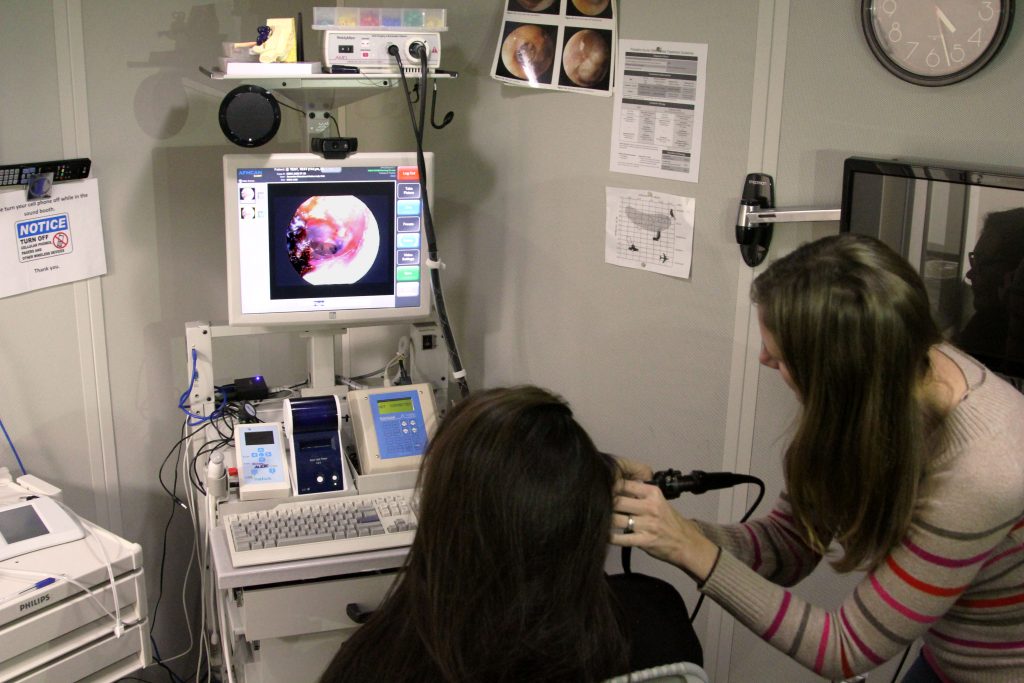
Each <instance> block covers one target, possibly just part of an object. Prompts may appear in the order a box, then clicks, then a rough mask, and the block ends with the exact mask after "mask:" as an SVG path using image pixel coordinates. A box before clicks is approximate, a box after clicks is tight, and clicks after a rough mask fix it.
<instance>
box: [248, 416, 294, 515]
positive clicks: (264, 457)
mask: <svg viewBox="0 0 1024 683" xmlns="http://www.w3.org/2000/svg"><path fill="white" fill-rule="evenodd" d="M235 458H236V463H237V465H238V497H239V498H240V499H241V500H260V499H263V498H284V497H286V496H289V495H291V492H292V483H291V478H290V477H289V475H288V461H287V460H286V459H285V457H284V438H283V437H282V433H281V425H280V424H277V423H270V422H260V423H256V424H240V425H235Z"/></svg>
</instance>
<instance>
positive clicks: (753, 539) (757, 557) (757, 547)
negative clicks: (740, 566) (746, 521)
mask: <svg viewBox="0 0 1024 683" xmlns="http://www.w3.org/2000/svg"><path fill="white" fill-rule="evenodd" d="M743 530H744V531H746V532H747V535H748V536H750V543H751V544H752V545H753V546H754V563H753V564H751V565H750V568H751V569H753V570H754V571H755V572H756V571H757V570H758V568H760V566H761V542H760V541H759V540H757V534H755V533H754V530H753V529H751V528H750V527H749V526H744V527H743Z"/></svg>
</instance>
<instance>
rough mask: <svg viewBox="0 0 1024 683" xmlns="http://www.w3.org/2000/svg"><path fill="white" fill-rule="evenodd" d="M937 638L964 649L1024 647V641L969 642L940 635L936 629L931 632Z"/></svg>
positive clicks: (1014, 648)
mask: <svg viewBox="0 0 1024 683" xmlns="http://www.w3.org/2000/svg"><path fill="white" fill-rule="evenodd" d="M929 633H931V634H932V635H933V636H935V637H936V638H940V639H942V640H944V641H946V642H947V643H953V644H954V645H962V646H964V647H976V648H978V649H979V650H1019V649H1020V648H1022V647H1024V640H1003V641H999V642H986V641H983V640H967V639H966V638H955V637H953V636H948V635H946V634H945V633H939V632H938V631H936V630H935V629H932V630H931V631H929Z"/></svg>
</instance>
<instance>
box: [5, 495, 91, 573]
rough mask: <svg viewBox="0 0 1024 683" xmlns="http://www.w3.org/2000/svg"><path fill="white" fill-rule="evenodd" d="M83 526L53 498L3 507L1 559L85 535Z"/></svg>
mask: <svg viewBox="0 0 1024 683" xmlns="http://www.w3.org/2000/svg"><path fill="white" fill-rule="evenodd" d="M84 536H85V534H84V533H83V532H82V529H81V527H80V526H79V525H78V524H76V523H75V521H74V520H73V519H71V515H69V514H68V513H67V512H65V511H64V510H63V509H62V508H61V506H60V505H59V504H57V503H56V502H55V501H53V500H51V499H50V498H32V499H31V500H26V501H25V502H23V503H14V504H11V505H5V506H3V507H2V508H0V561H3V560H8V559H10V558H12V557H17V556H18V555H24V554H25V553H31V552H35V551H36V550H42V549H43V548H49V547H50V546H53V545H60V544H62V543H70V542H71V541H77V540H78V539H80V538H83V537H84Z"/></svg>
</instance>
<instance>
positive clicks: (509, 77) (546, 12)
mask: <svg viewBox="0 0 1024 683" xmlns="http://www.w3.org/2000/svg"><path fill="white" fill-rule="evenodd" d="M617 20H618V14H617V10H616V0H505V12H504V13H503V15H502V21H501V30H500V33H499V35H498V45H497V49H496V50H495V51H494V61H493V62H492V63H491V77H492V78H495V79H496V80H499V81H501V82H502V83H505V84H506V85H518V86H525V87H529V88H542V89H547V90H561V91H572V92H579V93H585V94H588V95H605V96H608V95H610V94H611V90H612V75H613V74H614V69H615V64H614V62H615V55H616V54H617V53H616V47H615V46H616V39H615V36H616V25H617Z"/></svg>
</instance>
